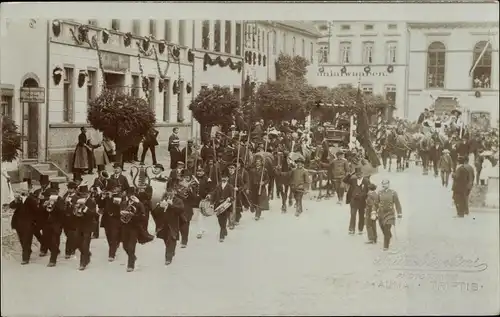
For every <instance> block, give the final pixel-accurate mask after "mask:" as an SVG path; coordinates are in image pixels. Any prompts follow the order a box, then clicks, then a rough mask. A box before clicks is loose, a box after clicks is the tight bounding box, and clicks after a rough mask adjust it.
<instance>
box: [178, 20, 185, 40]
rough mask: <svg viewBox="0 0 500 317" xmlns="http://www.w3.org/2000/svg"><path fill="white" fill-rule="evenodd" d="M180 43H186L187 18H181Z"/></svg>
mask: <svg viewBox="0 0 500 317" xmlns="http://www.w3.org/2000/svg"><path fill="white" fill-rule="evenodd" d="M179 44H180V45H182V46H184V45H186V20H179Z"/></svg>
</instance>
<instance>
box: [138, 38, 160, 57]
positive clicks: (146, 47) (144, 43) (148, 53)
mask: <svg viewBox="0 0 500 317" xmlns="http://www.w3.org/2000/svg"><path fill="white" fill-rule="evenodd" d="M135 45H136V46H137V48H138V49H139V52H140V53H141V54H142V55H144V56H147V57H150V56H151V55H152V54H153V51H156V50H154V49H151V50H149V48H150V47H149V46H150V39H149V38H145V39H144V40H143V41H142V46H141V42H140V41H137V42H135ZM153 48H154V45H153ZM148 50H149V51H148Z"/></svg>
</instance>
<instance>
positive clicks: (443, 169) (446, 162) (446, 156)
mask: <svg viewBox="0 0 500 317" xmlns="http://www.w3.org/2000/svg"><path fill="white" fill-rule="evenodd" d="M438 165H439V171H440V173H441V185H442V186H444V187H448V183H449V179H450V174H451V170H452V168H453V161H452V160H451V156H450V150H448V149H444V150H443V154H442V155H441V157H440V158H439V164H438Z"/></svg>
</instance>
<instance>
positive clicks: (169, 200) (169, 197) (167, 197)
mask: <svg viewBox="0 0 500 317" xmlns="http://www.w3.org/2000/svg"><path fill="white" fill-rule="evenodd" d="M174 197H175V191H169V192H167V194H166V195H165V197H163V199H162V200H161V201H160V202H159V203H158V206H160V207H161V208H163V212H166V211H167V209H168V206H170V205H171V204H172V201H173V199H174Z"/></svg>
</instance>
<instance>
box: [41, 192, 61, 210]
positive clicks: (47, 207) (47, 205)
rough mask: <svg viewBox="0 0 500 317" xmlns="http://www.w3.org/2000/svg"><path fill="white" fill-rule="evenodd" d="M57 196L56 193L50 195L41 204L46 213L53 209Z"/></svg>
mask: <svg viewBox="0 0 500 317" xmlns="http://www.w3.org/2000/svg"><path fill="white" fill-rule="evenodd" d="M58 198H59V196H58V195H50V197H49V199H48V200H47V201H46V202H44V203H43V206H44V207H45V210H47V212H48V213H51V212H52V211H53V210H54V206H55V204H56V201H57V199H58Z"/></svg>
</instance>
